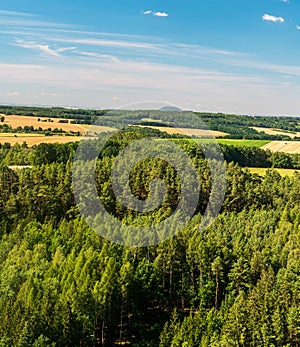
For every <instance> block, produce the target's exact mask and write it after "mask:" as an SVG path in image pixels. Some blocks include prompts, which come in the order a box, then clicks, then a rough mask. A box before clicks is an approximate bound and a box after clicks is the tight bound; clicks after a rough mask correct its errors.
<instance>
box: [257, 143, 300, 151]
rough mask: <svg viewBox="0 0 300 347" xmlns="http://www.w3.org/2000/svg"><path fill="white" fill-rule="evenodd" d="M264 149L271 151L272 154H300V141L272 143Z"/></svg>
mask: <svg viewBox="0 0 300 347" xmlns="http://www.w3.org/2000/svg"><path fill="white" fill-rule="evenodd" d="M262 149H269V150H270V151H271V152H284V153H291V154H296V153H300V141H271V142H269V143H268V144H266V145H264V146H263V147H262Z"/></svg>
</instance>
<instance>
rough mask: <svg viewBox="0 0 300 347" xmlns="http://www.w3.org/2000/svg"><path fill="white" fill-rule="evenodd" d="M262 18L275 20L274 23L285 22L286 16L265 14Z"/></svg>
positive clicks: (268, 20) (270, 20)
mask: <svg viewBox="0 0 300 347" xmlns="http://www.w3.org/2000/svg"><path fill="white" fill-rule="evenodd" d="M262 19H263V20H264V21H267V22H273V23H284V18H283V17H276V16H272V15H270V14H264V15H263V16H262Z"/></svg>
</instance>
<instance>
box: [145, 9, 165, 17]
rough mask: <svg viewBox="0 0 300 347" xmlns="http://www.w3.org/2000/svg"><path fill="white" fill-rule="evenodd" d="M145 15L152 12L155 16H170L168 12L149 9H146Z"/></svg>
mask: <svg viewBox="0 0 300 347" xmlns="http://www.w3.org/2000/svg"><path fill="white" fill-rule="evenodd" d="M143 14H144V15H146V16H147V15H149V14H152V15H153V16H155V17H168V16H169V14H168V13H167V12H160V11H157V12H155V11H151V10H147V11H144V12H143Z"/></svg>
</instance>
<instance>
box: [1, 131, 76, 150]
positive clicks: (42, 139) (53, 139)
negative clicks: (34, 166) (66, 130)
mask: <svg viewBox="0 0 300 347" xmlns="http://www.w3.org/2000/svg"><path fill="white" fill-rule="evenodd" d="M3 135H4V136H3ZM14 135H16V137H15V136H14ZM82 138H83V137H81V136H42V135H35V134H28V135H27V134H9V136H7V134H0V143H2V144H3V143H10V144H11V145H15V144H16V143H19V144H20V145H21V144H22V143H23V142H26V143H27V145H28V146H29V147H31V146H34V145H38V144H40V143H68V142H76V141H80V140H82Z"/></svg>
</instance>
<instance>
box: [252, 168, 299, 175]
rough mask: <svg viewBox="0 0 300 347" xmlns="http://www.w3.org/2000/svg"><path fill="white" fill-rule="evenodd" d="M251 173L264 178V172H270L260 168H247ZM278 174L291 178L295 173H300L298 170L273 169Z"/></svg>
mask: <svg viewBox="0 0 300 347" xmlns="http://www.w3.org/2000/svg"><path fill="white" fill-rule="evenodd" d="M249 170H250V172H251V173H256V174H258V175H260V176H265V174H266V171H267V170H270V169H267V168H260V167H250V168H249ZM274 170H276V171H278V172H279V173H280V175H281V176H293V175H294V173H295V172H300V170H294V169H274Z"/></svg>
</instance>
